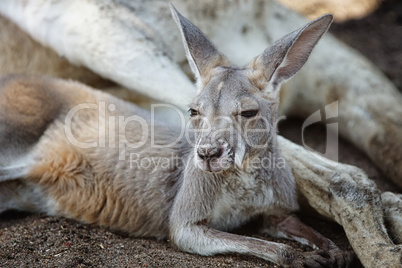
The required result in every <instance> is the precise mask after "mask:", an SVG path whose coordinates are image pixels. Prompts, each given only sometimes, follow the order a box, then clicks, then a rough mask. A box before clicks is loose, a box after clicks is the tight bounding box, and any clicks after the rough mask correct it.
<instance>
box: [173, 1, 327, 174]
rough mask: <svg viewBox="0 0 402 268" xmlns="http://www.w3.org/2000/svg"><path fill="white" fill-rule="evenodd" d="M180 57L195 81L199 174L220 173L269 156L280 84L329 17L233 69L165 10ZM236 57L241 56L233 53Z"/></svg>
mask: <svg viewBox="0 0 402 268" xmlns="http://www.w3.org/2000/svg"><path fill="white" fill-rule="evenodd" d="M171 10H172V14H173V18H174V19H175V21H176V23H177V25H178V27H179V29H180V32H181V35H182V38H183V43H184V48H185V50H186V56H187V59H188V61H189V64H190V66H191V69H192V71H193V72H194V74H195V76H196V79H197V88H198V92H197V96H196V97H195V99H194V100H193V102H192V103H191V104H190V110H189V111H190V116H191V121H192V126H193V128H194V131H195V132H196V135H195V137H196V141H195V147H194V154H195V155H194V159H195V160H196V163H197V165H198V166H199V167H200V168H201V169H202V170H205V171H209V172H221V171H223V170H225V169H228V168H231V167H232V166H233V165H236V166H238V167H239V168H241V167H242V165H243V163H244V161H245V160H246V159H248V160H250V159H251V158H253V157H256V156H257V157H258V156H261V155H264V154H265V153H266V152H267V150H268V151H275V150H276V148H275V146H276V145H275V144H276V120H277V110H278V102H279V90H280V85H281V83H283V82H284V81H286V80H288V79H289V78H290V77H292V76H293V75H295V74H296V73H297V72H298V71H299V70H300V68H301V67H302V66H303V65H304V63H305V62H306V61H307V59H308V57H309V55H310V53H311V51H312V49H313V48H314V46H315V45H316V44H317V42H318V40H319V39H320V38H321V37H322V35H323V34H324V33H325V32H326V31H327V29H328V27H329V25H330V24H331V22H332V19H333V17H332V15H330V14H327V15H324V16H322V17H320V18H318V19H316V20H314V21H312V22H310V23H308V24H307V25H306V26H304V27H302V28H301V29H299V30H296V31H294V32H292V33H290V34H288V35H286V36H284V37H283V38H282V39H280V40H279V41H277V42H275V43H274V44H273V45H272V46H271V47H269V48H267V49H265V50H264V52H263V53H262V54H261V55H259V56H257V57H256V58H255V59H253V60H252V61H251V62H250V63H249V64H248V65H247V66H246V67H244V68H237V67H235V66H233V65H231V64H230V63H229V61H228V60H227V58H226V57H225V56H224V55H223V54H221V53H219V52H218V50H217V49H216V48H215V46H214V45H213V44H212V43H211V41H209V40H208V38H207V37H206V36H205V35H204V34H203V33H202V32H201V30H200V29H198V28H197V27H196V26H194V25H193V24H192V23H191V22H190V21H188V20H187V19H186V18H184V17H183V16H182V15H181V14H180V13H178V12H177V10H176V9H175V8H174V7H173V6H171ZM239 53H241V51H239Z"/></svg>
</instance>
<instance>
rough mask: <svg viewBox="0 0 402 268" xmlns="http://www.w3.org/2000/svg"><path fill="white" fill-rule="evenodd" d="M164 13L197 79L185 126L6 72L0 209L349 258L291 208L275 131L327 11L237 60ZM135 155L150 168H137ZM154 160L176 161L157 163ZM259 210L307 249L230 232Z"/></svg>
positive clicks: (287, 262) (274, 258)
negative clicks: (284, 86)
mask: <svg viewBox="0 0 402 268" xmlns="http://www.w3.org/2000/svg"><path fill="white" fill-rule="evenodd" d="M172 13H173V17H174V19H175V21H176V23H177V25H178V27H179V29H180V31H181V34H182V37H183V41H184V45H185V50H186V55H187V58H188V60H189V63H190V66H191V68H192V71H193V72H194V74H195V75H196V77H197V86H198V94H197V96H196V98H195V99H194V100H193V101H192V103H191V104H190V110H189V111H190V116H191V119H190V121H191V125H192V127H191V128H188V129H186V133H185V134H186V135H180V133H179V132H180V130H179V129H170V128H169V127H168V126H166V125H164V124H162V123H158V122H153V121H151V116H150V115H149V114H147V112H145V111H143V110H141V109H140V108H138V107H136V106H135V105H133V104H129V103H126V102H124V101H122V100H119V99H117V98H114V97H112V96H110V95H107V94H105V93H101V92H99V91H96V90H93V89H91V88H89V87H87V86H84V85H82V84H79V83H76V82H72V81H63V80H58V79H51V78H47V77H36V76H26V77H24V76H12V75H11V76H6V77H3V78H2V79H1V81H0V86H1V88H0V145H1V147H0V148H1V149H0V165H1V166H0V212H2V211H5V210H8V209H17V210H27V211H34V212H36V211H39V212H44V213H47V214H49V215H60V216H64V217H68V218H72V219H76V220H79V221H82V222H85V223H93V224H98V225H101V226H106V227H108V228H110V229H112V230H119V231H124V232H127V233H129V234H130V235H133V236H151V237H157V238H168V237H169V238H170V239H171V241H172V242H173V244H175V245H176V246H177V247H179V248H180V249H182V250H184V251H187V252H190V253H196V254H201V255H213V254H219V253H231V252H236V253H242V254H249V255H254V256H257V257H260V258H263V259H265V260H268V261H271V262H274V263H277V264H279V265H282V266H287V267H306V266H307V267H328V266H329V265H336V266H337V267H344V266H347V265H348V264H350V262H351V261H352V259H353V254H352V253H350V252H343V251H341V250H340V249H339V248H338V247H337V246H336V245H335V244H334V243H333V242H331V241H330V240H328V239H327V238H325V237H323V236H322V235H320V234H319V233H317V232H316V231H314V230H313V229H311V228H309V227H308V226H306V225H304V224H303V223H301V222H300V221H299V220H298V218H297V217H296V216H294V215H292V212H294V211H296V210H297V209H298V204H297V198H296V187H295V182H294V178H293V175H292V173H291V172H290V168H289V167H288V165H287V164H286V162H285V161H284V159H283V158H282V157H281V155H280V153H279V151H278V148H277V136H276V121H277V110H278V101H279V89H280V85H281V83H282V82H284V81H286V80H287V79H289V78H290V77H292V76H293V75H294V74H295V73H297V72H298V71H299V70H300V68H301V67H302V66H303V65H304V63H305V62H306V61H307V59H308V57H309V55H310V53H311V51H312V49H313V48H314V46H315V45H316V44H317V42H318V41H319V39H320V38H321V36H322V35H323V34H324V33H325V32H326V30H327V29H328V27H329V25H330V24H331V22H332V15H324V16H322V17H320V18H318V19H316V20H314V21H312V22H310V23H309V24H307V25H306V26H304V27H303V28H301V29H299V30H297V31H294V32H292V33H290V34H288V35H286V36H285V37H283V38H282V39H280V40H279V41H277V42H275V43H274V44H273V45H272V46H271V47H270V48H267V49H266V50H265V51H264V52H263V53H262V54H261V55H260V56H258V57H256V58H255V59H254V60H252V61H251V63H250V64H248V65H247V66H246V67H245V68H237V67H234V66H232V65H231V64H230V63H229V61H228V60H227V59H226V57H225V56H224V55H222V54H220V53H219V52H218V51H217V50H216V48H215V47H214V45H213V44H212V43H211V42H210V41H209V40H208V39H207V38H206V37H205V36H204V34H203V33H202V32H201V31H200V30H199V29H198V28H197V27H195V26H194V25H193V24H191V22H189V21H188V20H187V19H185V18H184V17H182V16H181V15H180V14H179V13H178V12H177V11H176V10H175V9H174V8H173V7H172ZM117 120H118V121H117ZM117 122H118V124H119V127H118V128H117V127H116V123H117ZM122 125H123V126H124V127H123V128H122V127H121V126H122ZM150 133H151V134H152V135H150ZM178 136H179V137H180V139H177V137H178ZM151 137H152V138H151ZM172 141H175V142H172ZM139 144H140V145H139ZM128 159H130V161H129V160H128ZM142 159H148V162H147V163H148V165H141V164H139V163H141V160H142ZM155 159H159V160H160V159H168V160H172V161H170V162H169V164H168V165H165V166H164V167H162V166H161V165H160V162H159V161H155ZM267 163H269V165H267ZM259 215H262V216H263V219H264V225H263V228H262V229H261V230H260V232H261V234H266V235H271V236H274V237H282V238H288V239H293V240H296V241H299V242H301V243H303V244H306V245H309V246H311V247H313V248H314V249H315V251H312V252H307V253H304V254H300V253H298V252H297V251H295V250H294V249H292V248H291V247H290V246H287V245H285V244H280V243H274V242H268V241H265V240H261V239H257V238H251V237H246V236H241V235H236V234H230V233H228V232H227V231H230V230H233V229H234V228H236V227H239V226H240V225H242V224H244V223H246V222H247V221H249V220H251V219H253V218H255V217H256V216H259Z"/></svg>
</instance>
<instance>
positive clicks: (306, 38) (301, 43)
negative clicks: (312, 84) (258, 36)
mask: <svg viewBox="0 0 402 268" xmlns="http://www.w3.org/2000/svg"><path fill="white" fill-rule="evenodd" d="M332 20H333V16H332V15H331V14H326V15H323V16H321V17H319V18H318V19H316V20H314V21H311V22H310V23H308V24H307V25H305V26H304V27H302V28H300V29H299V30H296V31H294V32H292V33H290V34H288V35H286V36H284V37H282V38H281V39H280V40H278V41H276V42H275V43H274V44H273V45H272V46H271V47H269V48H267V49H265V50H264V52H263V53H262V54H261V55H259V56H258V57H257V58H255V59H254V60H253V61H252V62H251V63H250V64H249V65H248V68H249V69H250V71H251V72H250V76H249V77H250V80H251V81H252V82H253V83H254V84H255V85H256V86H257V87H258V88H260V89H261V90H262V91H264V92H266V93H274V94H277V93H278V92H279V89H280V85H281V83H282V82H284V81H286V80H288V79H289V78H291V77H292V76H293V75H295V74H296V73H297V72H298V71H299V70H300V69H301V67H303V65H304V64H305V63H306V61H307V59H308V57H309V56H310V53H311V51H312V50H313V48H314V47H315V45H316V44H317V42H318V41H319V40H320V38H321V37H322V36H323V34H324V33H325V32H326V31H327V30H328V28H329V26H330V25H331V23H332Z"/></svg>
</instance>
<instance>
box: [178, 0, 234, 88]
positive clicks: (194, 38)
mask: <svg viewBox="0 0 402 268" xmlns="http://www.w3.org/2000/svg"><path fill="white" fill-rule="evenodd" d="M170 10H171V11H172V16H173V19H174V20H175V22H176V24H177V26H178V27H179V30H180V32H181V36H182V39H183V43H184V49H185V50H186V56H187V59H188V61H189V64H190V67H191V70H192V71H193V73H194V74H195V76H196V79H197V85H198V88H199V90H201V89H202V88H203V87H204V86H205V85H206V84H207V83H208V81H209V79H210V71H211V70H212V69H213V68H215V67H218V66H224V67H230V63H229V61H228V60H227V59H226V57H225V56H224V55H223V54H220V53H219V52H218V50H217V49H216V48H215V46H214V45H213V44H212V42H211V41H209V40H208V38H207V37H206V36H205V35H204V34H203V33H202V32H201V30H200V29H198V28H197V27H196V26H195V25H194V24H192V23H191V22H190V21H189V20H187V19H186V18H185V17H183V16H182V15H181V14H180V13H179V12H178V11H177V10H176V8H175V7H174V6H173V5H172V4H170Z"/></svg>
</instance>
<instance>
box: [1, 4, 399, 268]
mask: <svg viewBox="0 0 402 268" xmlns="http://www.w3.org/2000/svg"><path fill="white" fill-rule="evenodd" d="M331 32H332V33H333V34H335V35H336V36H338V37H339V38H340V39H341V40H343V41H345V42H346V43H348V44H350V45H351V46H353V47H355V48H356V49H357V50H359V51H360V52H361V53H363V54H364V55H365V56H367V57H368V58H370V59H371V60H372V61H373V62H375V63H376V64H377V65H378V66H379V67H380V68H381V69H382V70H383V71H384V73H385V74H386V75H387V76H388V77H389V78H390V79H391V80H392V81H393V82H394V83H395V84H396V85H397V86H398V87H399V89H400V90H401V89H402V76H401V75H400V72H401V70H402V2H400V1H398V0H389V1H385V2H383V3H382V4H381V6H380V8H379V9H377V10H376V11H375V12H374V13H373V14H371V15H369V16H367V17H365V18H362V19H359V20H356V21H348V22H345V23H342V24H335V25H333V27H332V28H331ZM301 124H302V121H301V120H299V119H289V120H286V121H285V122H283V123H281V125H280V133H281V134H282V135H284V136H285V137H287V138H289V139H290V140H293V141H295V142H297V143H300V137H301V136H300V129H301ZM305 134H306V139H307V144H308V145H309V146H310V147H312V148H314V149H316V150H318V151H320V150H321V151H322V150H323V149H324V146H325V135H326V132H325V128H324V127H323V126H320V125H313V126H310V127H309V128H308V129H307V130H306V133H305ZM339 146H340V147H339V152H340V156H339V157H340V161H341V162H344V163H349V164H353V165H356V166H359V167H361V168H362V169H364V170H365V171H366V172H367V173H368V174H369V176H370V177H371V178H372V179H373V180H375V181H376V183H377V184H378V187H379V188H380V189H382V190H395V187H394V186H393V185H392V184H390V183H387V182H386V181H385V180H383V175H382V174H381V173H380V172H379V171H378V170H377V169H376V168H375V167H374V165H373V163H371V162H370V160H369V159H368V158H367V157H366V156H365V155H364V154H363V153H362V152H360V151H359V150H358V149H356V148H355V147H354V146H353V145H351V144H350V143H348V142H347V141H344V140H341V141H340V145H339ZM299 216H300V217H301V218H302V219H303V221H304V222H306V223H307V224H309V225H311V226H312V227H314V228H315V229H317V230H318V231H319V232H321V233H322V234H323V235H325V236H327V237H328V238H330V239H332V240H333V241H334V242H335V243H336V244H337V245H339V246H340V247H341V248H343V249H348V250H350V249H351V248H350V245H349V243H348V241H347V239H346V236H345V234H344V232H343V229H342V228H341V227H340V226H339V225H337V224H335V223H331V222H327V221H325V220H322V219H318V218H315V217H313V216H311V215H303V214H300V215H299ZM255 228H256V227H255V225H250V226H247V227H245V228H243V229H242V230H241V231H240V232H241V233H245V234H249V235H252V234H253V231H254V230H255ZM276 241H281V242H285V243H287V244H291V245H292V246H294V247H297V248H298V249H299V250H310V249H309V248H307V247H303V246H300V245H299V244H297V243H293V242H288V241H284V240H276ZM138 266H141V267H171V266H174V267H276V266H275V265H272V264H270V263H266V262H264V261H262V260H259V259H257V258H253V257H247V256H240V255H225V256H214V257H201V256H195V255H190V254H186V253H182V252H180V251H178V250H177V249H175V248H173V247H172V246H171V245H170V244H169V242H168V241H156V240H154V239H133V238H130V237H127V236H125V235H121V234H115V233H112V232H109V231H108V230H105V229H102V228H98V227H95V226H88V225H84V224H80V223H77V222H75V221H71V220H67V219H64V218H56V217H47V216H44V215H29V214H23V213H17V212H8V213H5V214H2V215H0V267H138ZM354 267H361V264H360V263H358V262H357V263H356V264H355V265H354Z"/></svg>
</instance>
